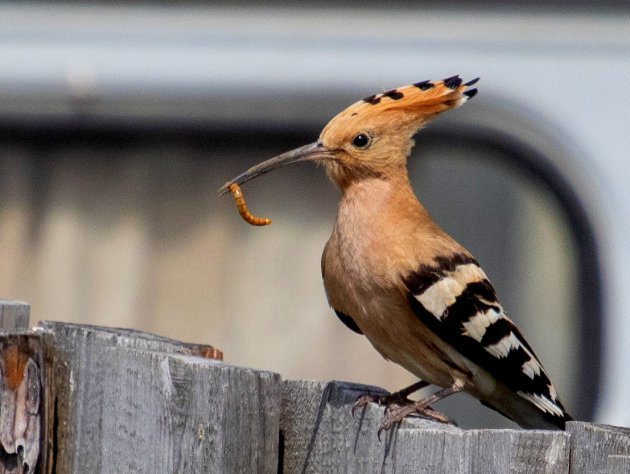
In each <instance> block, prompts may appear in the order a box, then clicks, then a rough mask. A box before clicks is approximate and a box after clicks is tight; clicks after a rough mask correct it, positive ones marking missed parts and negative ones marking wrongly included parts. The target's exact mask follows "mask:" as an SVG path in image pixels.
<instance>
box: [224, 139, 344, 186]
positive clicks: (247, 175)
mask: <svg viewBox="0 0 630 474" xmlns="http://www.w3.org/2000/svg"><path fill="white" fill-rule="evenodd" d="M334 157H335V155H334V152H332V151H331V150H329V149H327V148H326V147H324V146H323V145H322V144H321V143H319V142H315V143H311V144H310V145H304V146H302V147H300V148H296V149H294V150H291V151H287V152H286V153H283V154H282V155H278V156H275V157H273V158H270V159H268V160H267V161H263V162H262V163H259V164H257V165H256V166H252V167H251V168H250V169H248V170H247V171H245V172H244V173H241V174H239V175H238V176H237V177H236V178H234V179H232V180H230V181H228V182H227V183H225V184H224V185H223V186H221V188H220V189H219V195H223V194H225V193H227V192H228V188H229V186H230V185H231V184H233V183H236V184H243V183H246V182H247V181H249V180H251V179H254V178H256V177H258V176H260V175H263V174H265V173H269V172H270V171H273V170H276V169H278V168H282V167H283V166H287V165H290V164H291V163H296V162H298V161H318V160H331V159H334Z"/></svg>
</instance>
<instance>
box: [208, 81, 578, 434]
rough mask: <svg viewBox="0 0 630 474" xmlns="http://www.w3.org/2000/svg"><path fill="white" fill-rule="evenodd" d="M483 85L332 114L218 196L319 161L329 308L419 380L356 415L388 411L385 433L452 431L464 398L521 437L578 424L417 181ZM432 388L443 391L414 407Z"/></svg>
mask: <svg viewBox="0 0 630 474" xmlns="http://www.w3.org/2000/svg"><path fill="white" fill-rule="evenodd" d="M477 80H478V79H474V80H472V81H470V82H467V83H465V84H463V83H462V82H463V81H462V79H460V78H459V76H453V77H449V78H447V79H444V80H441V81H435V82H430V81H424V82H418V83H416V84H412V85H407V86H404V87H399V88H396V89H392V90H389V91H387V92H383V93H380V94H375V95H371V96H370V97H366V98H365V99H363V100H360V101H358V102H356V103H354V104H352V105H351V106H349V107H348V108H346V109H345V110H344V111H342V112H341V113H339V114H338V115H337V116H336V117H334V118H333V119H332V120H331V121H330V122H329V123H328V124H327V125H326V127H324V129H323V131H322V132H321V135H320V136H319V140H317V142H315V143H312V144H310V145H306V146H303V147H300V148H297V149H295V150H292V151H289V152H287V153H284V154H281V155H279V156H277V157H275V158H271V159H269V160H267V161H265V162H263V163H260V164H259V165H256V166H254V167H252V168H250V169H249V170H247V171H245V172H244V173H242V174H241V175H239V176H237V177H236V178H234V179H233V180H231V181H229V182H227V183H226V184H225V185H224V186H223V187H222V188H221V189H220V190H219V192H220V193H221V194H223V193H225V192H227V191H228V189H229V188H230V186H231V185H234V184H236V185H241V184H243V183H245V182H247V181H249V180H251V179H253V178H255V177H257V176H260V175H262V174H264V173H267V172H269V171H272V170H275V169H277V168H280V167H283V166H286V165H288V164H290V163H295V162H300V161H316V162H320V163H322V164H323V165H324V167H325V169H326V172H327V174H328V176H329V177H330V179H331V180H332V181H333V182H334V183H335V184H336V185H337V186H338V187H339V189H340V190H341V198H340V202H339V208H338V213H337V219H336V222H335V225H334V227H333V230H332V235H331V237H330V239H329V240H328V243H327V244H326V246H325V248H324V253H323V256H322V264H321V270H322V276H323V280H324V287H325V290H326V295H327V297H328V301H329V303H330V305H331V306H332V308H333V310H334V311H335V313H336V314H337V316H338V317H339V319H340V320H341V321H342V322H343V323H344V324H345V325H346V326H347V327H348V328H350V329H351V330H353V331H354V332H356V333H358V334H363V335H364V336H365V337H366V338H367V339H368V341H369V342H370V343H371V344H372V345H373V346H374V348H375V349H376V350H377V351H378V352H379V353H380V354H381V355H382V356H383V357H385V358H386V359H388V360H390V361H393V362H396V363H397V364H399V365H401V366H402V367H404V368H405V369H407V370H408V371H410V372H411V373H413V374H414V375H415V376H417V377H418V378H419V379H421V380H420V381H419V382H417V383H415V384H413V385H411V386H410V387H408V388H406V389H403V390H401V391H400V392H397V393H395V394H392V395H389V396H387V397H381V398H380V399H379V398H377V397H370V396H364V397H360V398H359V399H358V400H357V402H356V404H355V408H357V407H361V406H364V405H366V404H367V403H368V402H370V401H379V402H383V403H386V404H388V406H389V408H388V410H387V411H386V415H385V418H384V420H383V423H382V425H381V429H380V430H379V434H380V431H381V430H383V429H389V428H390V427H391V426H393V424H395V423H397V422H399V421H400V420H402V419H403V418H404V417H405V416H407V415H409V414H412V413H418V414H420V415H421V416H425V417H427V418H430V419H434V420H438V421H442V422H449V421H450V420H449V419H448V418H447V417H446V416H445V415H443V414H441V413H439V412H437V411H435V410H433V409H432V408H431V405H432V404H433V403H434V402H436V401H437V400H440V399H442V398H444V397H446V396H449V395H451V394H453V393H457V392H461V391H464V392H467V393H469V394H470V395H472V396H474V397H476V398H477V399H479V400H480V401H481V403H482V404H484V405H486V406H488V407H490V408H493V409H494V410H496V411H498V412H499V413H501V414H503V415H504V416H506V417H508V418H510V419H511V420H513V421H515V422H516V423H518V424H519V425H520V426H522V427H524V428H539V429H564V426H565V421H567V420H570V419H571V418H570V417H569V415H568V414H567V412H566V410H565V409H564V407H563V406H562V403H561V402H560V399H559V398H558V395H557V393H556V390H555V388H554V386H553V384H552V383H551V380H550V379H549V376H548V375H547V373H546V372H545V369H543V367H542V365H541V363H540V361H539V360H538V358H537V357H536V355H535V354H534V351H533V349H532V348H531V347H530V345H529V344H528V343H527V341H526V340H525V338H524V337H523V335H522V334H521V332H520V331H519V330H518V328H517V327H516V326H515V325H514V323H513V322H512V321H511V320H510V319H509V318H508V317H507V316H506V314H505V312H504V311H503V308H502V306H501V304H500V303H499V301H498V299H497V296H496V294H495V290H494V289H493V287H492V285H491V284H490V281H489V280H488V277H487V276H486V274H485V273H484V271H483V270H482V269H481V267H480V266H479V263H477V261H476V260H475V259H474V258H473V256H472V255H471V254H470V253H469V252H468V251H467V250H466V249H465V248H464V247H462V246H461V245H460V244H459V243H457V242H456V241H455V240H454V239H453V238H451V237H450V236H449V235H448V234H446V232H445V231H444V230H442V229H441V228H440V227H439V226H438V225H437V224H436V223H435V222H433V221H432V220H431V217H430V216H429V213H428V212H427V210H426V209H425V208H424V207H423V206H422V204H420V202H419V201H418V199H417V198H416V196H415V195H414V192H413V190H412V188H411V184H410V182H409V178H408V174H407V158H408V156H409V154H410V151H411V148H412V147H413V145H414V142H413V140H412V136H413V135H414V134H415V133H416V132H417V131H418V130H419V129H420V128H422V127H423V126H424V125H425V124H426V123H427V122H428V121H429V120H430V119H431V118H432V117H434V116H435V115H437V114H439V113H441V112H444V111H446V110H449V109H452V108H455V107H458V106H460V105H462V104H463V103H464V102H466V101H467V100H469V99H471V98H472V97H474V96H475V94H476V93H477V89H473V88H470V86H472V85H473V84H475V83H476V82H477ZM232 189H233V190H234V189H235V188H234V187H233V188H232ZM235 196H236V195H235ZM241 197H242V195H241ZM243 205H244V201H243ZM239 210H240V207H239ZM429 384H432V385H436V386H438V387H441V389H440V390H438V391H437V392H435V393H434V394H433V395H430V396H428V397H426V398H424V399H421V400H419V401H412V400H409V399H408V398H407V396H408V395H409V394H410V393H412V392H414V391H416V390H418V389H420V388H423V387H425V386H427V385H429Z"/></svg>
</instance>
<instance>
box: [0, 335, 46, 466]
mask: <svg viewBox="0 0 630 474" xmlns="http://www.w3.org/2000/svg"><path fill="white" fill-rule="evenodd" d="M41 367H42V360H41V348H40V341H39V338H38V337H37V336H36V335H33V334H14V335H6V334H2V335H0V473H3V474H4V473H16V474H17V473H22V472H33V471H34V469H35V468H36V465H37V464H38V461H39V456H40V451H41V445H40V443H41V441H40V430H41V425H42V422H41V418H42V412H41V407H40V401H41V385H42V384H41V373H42V370H41Z"/></svg>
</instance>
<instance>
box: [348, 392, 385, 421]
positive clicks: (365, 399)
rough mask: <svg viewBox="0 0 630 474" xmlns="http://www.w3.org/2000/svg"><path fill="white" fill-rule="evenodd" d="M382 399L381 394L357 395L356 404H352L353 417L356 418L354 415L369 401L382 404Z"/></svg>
mask: <svg viewBox="0 0 630 474" xmlns="http://www.w3.org/2000/svg"><path fill="white" fill-rule="evenodd" d="M382 400H383V397H382V396H380V395H370V394H369V393H365V394H363V395H360V396H359V397H357V399H356V400H355V402H354V404H353V405H352V418H354V415H355V413H356V411H357V410H358V409H359V408H364V407H366V406H367V405H368V403H372V402H374V403H378V404H379V405H380V404H381V403H382Z"/></svg>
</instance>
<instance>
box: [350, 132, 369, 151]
mask: <svg viewBox="0 0 630 474" xmlns="http://www.w3.org/2000/svg"><path fill="white" fill-rule="evenodd" d="M370 141H371V138H370V136H369V135H368V134H367V133H359V134H358V135H357V136H356V137H354V138H353V139H352V145H354V147H355V148H367V146H368V145H369V144H370Z"/></svg>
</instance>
